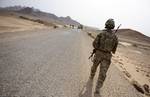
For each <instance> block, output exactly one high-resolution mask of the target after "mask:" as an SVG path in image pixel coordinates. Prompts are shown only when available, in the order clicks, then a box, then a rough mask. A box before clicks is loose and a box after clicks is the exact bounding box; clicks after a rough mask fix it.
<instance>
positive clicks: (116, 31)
mask: <svg viewBox="0 0 150 97" xmlns="http://www.w3.org/2000/svg"><path fill="white" fill-rule="evenodd" d="M120 26H121V24H120V25H119V26H118V27H117V29H116V30H115V33H117V31H118V30H119V28H120Z"/></svg>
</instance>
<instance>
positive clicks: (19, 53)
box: [0, 29, 141, 97]
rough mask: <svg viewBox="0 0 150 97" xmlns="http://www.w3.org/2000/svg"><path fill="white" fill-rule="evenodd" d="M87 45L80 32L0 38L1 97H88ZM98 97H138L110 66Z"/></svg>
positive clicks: (32, 32) (89, 92) (88, 39)
mask: <svg viewBox="0 0 150 97" xmlns="http://www.w3.org/2000/svg"><path fill="white" fill-rule="evenodd" d="M90 45H91V39H90V38H89V37H88V36H87V35H86V33H83V32H81V31H80V30H67V29H66V30H65V29H57V30H39V31H28V32H14V33H3V34H0V96H5V95H9V96H24V97H90V95H92V94H91V93H92V90H91V89H92V87H94V83H95V82H93V84H91V82H89V81H88V76H89V70H90V65H91V63H90V62H89V61H88V56H89V51H90V50H91V49H92V48H91V46H90ZM95 79H96V78H95ZM101 94H102V97H141V96H140V94H139V93H138V92H137V91H136V90H135V89H134V88H133V87H132V86H131V85H130V84H129V83H128V81H127V80H125V79H124V77H123V76H122V74H121V73H120V72H119V71H118V69H117V68H116V67H115V66H113V65H112V66H111V67H110V70H109V72H108V77H107V79H106V83H105V84H104V87H103V89H102V93H101ZM86 95H87V96H86Z"/></svg>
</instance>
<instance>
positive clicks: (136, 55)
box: [87, 29, 150, 96]
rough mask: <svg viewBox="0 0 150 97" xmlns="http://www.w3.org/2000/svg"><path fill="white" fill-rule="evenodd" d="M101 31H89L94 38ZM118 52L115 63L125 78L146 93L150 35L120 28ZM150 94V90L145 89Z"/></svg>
mask: <svg viewBox="0 0 150 97" xmlns="http://www.w3.org/2000/svg"><path fill="white" fill-rule="evenodd" d="M100 32H101V31H97V32H96V31H95V32H94V31H87V34H88V35H89V36H90V37H92V38H93V39H94V38H95V37H96V35H97V34H98V33H100ZM116 35H117V36H118V38H119V45H118V48H117V52H116V54H115V55H113V60H112V61H113V62H112V63H113V64H114V65H115V66H116V67H118V68H119V70H120V71H121V72H123V73H124V76H125V78H126V79H127V80H128V81H129V82H130V83H131V84H132V85H133V86H135V88H137V90H139V92H142V93H144V88H143V86H144V85H147V86H149V85H150V64H149V63H150V60H149V58H150V44H149V43H150V37H148V36H145V35H143V34H141V33H140V32H138V31H135V30H131V29H120V30H119V31H118V32H117V33H116ZM145 95H147V96H149V92H147V91H145Z"/></svg>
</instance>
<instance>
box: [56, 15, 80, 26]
mask: <svg viewBox="0 0 150 97" xmlns="http://www.w3.org/2000/svg"><path fill="white" fill-rule="evenodd" d="M59 20H60V21H62V22H63V23H65V24H68V25H69V24H72V25H80V23H78V22H77V21H75V20H72V19H71V17H70V16H67V17H59Z"/></svg>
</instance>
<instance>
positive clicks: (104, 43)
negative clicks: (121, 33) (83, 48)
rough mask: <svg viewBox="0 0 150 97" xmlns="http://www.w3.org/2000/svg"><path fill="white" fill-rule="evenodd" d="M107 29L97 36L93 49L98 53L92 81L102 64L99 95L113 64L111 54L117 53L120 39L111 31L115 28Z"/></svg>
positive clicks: (98, 86)
mask: <svg viewBox="0 0 150 97" xmlns="http://www.w3.org/2000/svg"><path fill="white" fill-rule="evenodd" d="M106 23H107V22H106ZM105 25H106V24H105ZM105 28H106V29H105V30H103V31H102V33H100V34H98V35H97V37H96V39H95V40H94V42H93V47H94V49H96V52H95V55H94V60H93V66H92V67H91V75H90V78H91V79H93V78H94V76H95V72H96V70H97V67H98V65H99V64H101V65H100V72H99V76H98V81H97V85H96V91H95V92H97V93H99V89H100V88H101V87H102V85H103V82H104V80H105V78H106V73H107V70H108V68H109V66H110V64H111V57H112V54H111V52H112V53H115V52H116V48H117V45H118V38H117V37H116V35H115V34H114V33H113V32H112V30H111V29H112V28H114V27H112V28H111V27H110V26H109V28H110V29H109V28H107V25H106V27H105Z"/></svg>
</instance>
